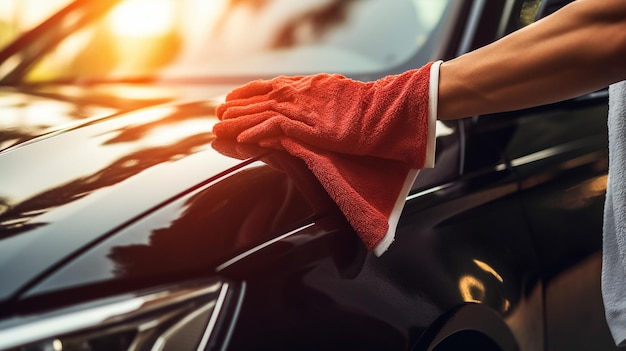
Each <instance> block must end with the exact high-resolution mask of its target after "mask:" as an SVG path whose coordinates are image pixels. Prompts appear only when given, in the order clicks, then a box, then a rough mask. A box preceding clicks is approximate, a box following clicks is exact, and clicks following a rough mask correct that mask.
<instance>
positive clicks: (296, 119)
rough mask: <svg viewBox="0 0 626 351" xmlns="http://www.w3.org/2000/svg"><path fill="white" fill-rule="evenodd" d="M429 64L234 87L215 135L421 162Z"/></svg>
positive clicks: (416, 165)
mask: <svg viewBox="0 0 626 351" xmlns="http://www.w3.org/2000/svg"><path fill="white" fill-rule="evenodd" d="M430 66H431V63H429V64H427V65H425V66H423V67H422V68H419V69H415V70H411V71H407V72H404V73H402V74H399V75H393V76H387V77H384V78H381V79H379V80H377V81H373V82H360V81H356V80H352V79H349V78H346V77H344V76H341V75H337V74H326V73H322V74H316V75H310V76H295V77H284V76H281V77H277V78H274V79H271V80H262V81H253V82H250V83H248V84H246V85H244V86H242V87H240V88H237V89H235V90H233V91H232V92H231V93H230V94H228V96H227V97H226V102H225V103H224V104H222V105H221V106H219V107H218V108H217V116H218V117H219V118H220V120H221V121H220V122H219V123H218V124H216V125H215V127H214V128H213V132H214V133H215V135H216V136H217V137H222V138H236V139H237V140H238V141H239V142H242V143H256V144H259V145H261V146H265V147H272V148H279V149H280V148H283V144H284V143H283V142H281V141H282V140H284V139H289V140H292V141H294V140H295V141H297V142H300V143H304V144H308V145H311V146H314V147H316V148H320V149H323V150H326V151H330V152H337V153H342V154H348V155H364V156H373V157H380V158H383V159H391V160H397V161H401V162H405V163H407V164H408V165H410V166H411V167H412V168H416V169H417V168H422V167H423V166H424V156H425V155H424V150H425V149H426V143H427V134H428V133H427V131H428V102H429V100H428V94H429V92H428V90H429V77H430V75H429V73H430Z"/></svg>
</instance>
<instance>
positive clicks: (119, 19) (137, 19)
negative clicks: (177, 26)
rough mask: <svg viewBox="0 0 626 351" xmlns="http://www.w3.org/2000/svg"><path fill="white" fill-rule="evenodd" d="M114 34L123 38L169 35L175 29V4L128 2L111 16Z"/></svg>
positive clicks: (144, 0) (160, 0)
mask: <svg viewBox="0 0 626 351" xmlns="http://www.w3.org/2000/svg"><path fill="white" fill-rule="evenodd" d="M109 25H110V28H111V31H112V32H113V34H115V35H117V36H122V37H150V36H159V35H164V34H167V33H168V32H169V31H171V30H172V29H173V28H174V4H173V3H172V2H171V1H170V0H126V1H124V2H122V3H120V4H119V5H117V6H116V7H115V8H114V9H113V11H112V12H111V13H110V14H109Z"/></svg>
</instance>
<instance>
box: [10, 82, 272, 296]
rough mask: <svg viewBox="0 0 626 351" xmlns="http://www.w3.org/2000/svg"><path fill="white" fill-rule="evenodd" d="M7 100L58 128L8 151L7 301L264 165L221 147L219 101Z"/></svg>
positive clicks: (31, 134) (32, 134) (26, 134)
mask: <svg viewBox="0 0 626 351" xmlns="http://www.w3.org/2000/svg"><path fill="white" fill-rule="evenodd" d="M2 96H3V99H4V100H3V101H4V102H5V104H4V105H3V106H2V107H1V108H2V109H3V110H7V109H8V110H11V109H13V112H12V113H14V114H17V115H19V114H22V115H24V116H26V117H25V118H27V119H37V118H42V119H45V120H46V121H48V122H49V123H48V124H52V125H47V126H45V128H43V127H41V128H39V129H38V127H37V126H36V123H33V124H32V125H31V126H28V127H24V128H22V129H20V130H19V132H18V133H14V134H15V135H17V134H19V135H20V140H26V139H28V140H27V141H25V142H21V143H19V144H17V145H14V146H12V147H9V148H7V149H5V150H3V151H2V152H0V169H2V172H1V174H0V281H2V284H0V301H2V300H6V299H8V298H10V297H11V296H14V295H15V294H16V293H18V292H19V291H20V290H23V289H24V287H25V286H27V285H28V284H29V282H32V281H33V280H35V279H41V278H42V277H43V276H44V275H47V274H50V273H51V272H52V271H53V270H54V269H55V267H58V266H59V265H61V264H63V262H65V261H67V260H69V258H68V257H71V256H72V255H73V254H75V253H76V252H79V251H80V250H81V249H84V248H85V247H86V246H88V245H92V244H93V243H94V242H96V241H98V240H99V238H101V237H103V236H105V235H111V233H113V232H115V231H117V230H118V229H119V228H120V227H123V226H124V225H126V224H127V223H129V222H132V221H134V220H135V219H136V218H138V217H140V216H143V215H145V213H147V212H150V211H154V210H155V209H157V208H159V207H160V206H163V204H165V203H167V202H168V201H171V199H174V198H176V197H177V196H179V195H180V194H184V193H185V192H188V191H189V189H192V188H194V187H195V186H197V185H198V184H202V183H205V184H206V183H207V182H209V181H211V179H216V178H217V177H221V178H224V177H227V176H228V174H230V173H235V172H236V171H237V170H238V169H241V168H242V167H246V165H249V164H250V163H252V162H254V160H255V159H256V158H258V157H257V156H258V155H255V154H254V153H252V154H248V156H250V157H230V156H226V155H225V154H223V153H220V152H218V151H216V150H215V149H214V148H213V147H212V142H213V141H214V135H213V134H212V133H211V129H212V126H213V125H214V124H215V123H216V121H217V119H216V117H215V116H214V110H215V106H216V104H217V103H218V102H219V101H220V100H219V99H204V100H187V101H186V102H175V101H171V102H168V103H163V104H157V105H153V106H149V107H142V108H139V109H134V110H131V111H124V112H121V111H122V110H123V109H120V108H115V107H112V106H102V105H98V106H93V107H89V109H86V108H85V106H84V105H77V104H75V105H73V104H72V103H71V102H68V101H71V99H69V98H67V99H52V98H41V97H37V98H35V97H32V96H28V95H26V94H23V93H17V92H15V93H14V94H13V95H12V94H10V93H9V92H7V91H4V92H3V95H2ZM11 99H13V100H11ZM64 100H65V101H64ZM11 101H14V106H7V105H10V104H8V103H7V102H11ZM29 101H31V102H32V103H29ZM17 102H19V104H18V103H17ZM81 109H82V110H81ZM77 110H78V112H77ZM76 113H81V114H83V118H82V119H77V118H75V117H74V115H75V114H76ZM0 115H2V116H6V115H7V114H6V113H5V112H2V113H1V114H0ZM15 118H18V117H15ZM58 122H62V123H58ZM55 123H56V124H55ZM68 123H69V124H68ZM44 124H45V123H44ZM37 135H39V136H37ZM4 143H5V145H6V144H8V143H9V141H8V139H7V138H6V137H5V140H4ZM11 143H12V144H15V142H14V141H12V142H11ZM259 163H261V162H259ZM222 200H223V199H222ZM222 200H220V201H222ZM216 235H217V234H216ZM265 239H266V238H265ZM237 250H238V249H237V248H232V253H233V255H234V254H235V253H236V251H237ZM222 254H224V253H222Z"/></svg>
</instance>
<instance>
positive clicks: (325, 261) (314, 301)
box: [0, 1, 612, 350]
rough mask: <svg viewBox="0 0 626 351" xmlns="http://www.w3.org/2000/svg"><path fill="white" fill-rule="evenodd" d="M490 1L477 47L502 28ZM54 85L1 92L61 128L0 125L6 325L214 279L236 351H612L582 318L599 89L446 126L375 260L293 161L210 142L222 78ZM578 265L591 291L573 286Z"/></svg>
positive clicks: (591, 234)
mask: <svg viewBox="0 0 626 351" xmlns="http://www.w3.org/2000/svg"><path fill="white" fill-rule="evenodd" d="M467 3H468V5H466V6H467V7H466V8H464V9H463V11H461V12H460V14H459V16H461V17H460V20H459V23H460V24H464V23H465V22H466V21H467V17H468V16H470V14H471V12H472V11H471V10H472V7H471V4H472V2H470V1H468V2H467ZM497 3H500V5H498V6H492V7H489V6H487V8H488V10H485V13H484V15H483V16H481V17H480V18H481V20H482V21H483V22H481V23H483V26H482V27H481V32H480V33H478V34H476V38H473V39H475V40H474V41H473V43H474V44H475V45H479V44H480V43H482V42H483V41H488V40H493V38H494V37H496V36H497V35H496V34H495V32H494V31H495V30H496V29H497V27H498V26H497V25H496V24H500V23H501V21H500V19H501V17H502V13H501V12H502V3H501V2H500V1H497V2H496V5H497ZM520 4H521V2H520V1H517V2H515V6H514V8H519V6H521V5H520ZM492 22H493V23H492ZM463 28H464V27H463ZM457 30H460V29H458V28H457ZM460 42H461V39H460V38H457V37H455V35H454V32H453V33H452V34H451V39H450V44H449V46H450V47H451V48H455V49H456V48H457V46H459V45H460V44H459V43H460ZM449 49H450V48H449ZM450 50H452V49H450ZM453 51H454V50H453ZM454 52H457V51H454ZM64 88H66V87H63V86H40V87H22V88H19V89H17V90H15V89H14V88H11V89H7V90H6V91H3V93H2V94H3V95H2V96H3V99H4V100H1V101H3V102H4V103H5V104H4V105H2V107H1V108H2V109H3V110H5V111H18V112H14V113H25V112H23V111H27V110H28V109H29V107H30V106H36V105H37V104H44V106H48V107H50V106H58V110H55V111H56V113H55V114H56V115H58V116H63V118H60V119H58V120H57V121H60V122H59V123H60V124H59V125H54V124H51V125H49V126H46V128H42V129H36V128H35V129H32V128H24V129H22V130H18V131H10V133H8V132H5V131H3V132H2V133H3V134H0V135H2V140H0V142H1V143H3V144H2V145H3V147H9V148H8V149H5V150H4V151H2V152H0V170H2V172H1V174H0V199H1V201H2V202H1V203H0V206H1V207H0V281H2V284H0V318H5V319H11V318H17V317H19V316H23V315H37V314H38V313H41V312H43V311H47V310H50V309H53V308H57V307H61V306H68V305H72V304H75V303H77V302H82V301H90V300H91V299H95V298H101V297H106V296H109V295H112V294H116V293H124V292H129V291H135V290H137V289H142V288H146V287H154V286H161V285H169V284H177V283H180V282H184V281H192V280H195V279H198V278H205V277H225V278H227V279H228V280H230V281H234V282H238V283H242V285H243V283H245V286H246V290H245V293H244V297H243V304H242V306H241V310H240V311H239V315H238V318H237V319H236V323H235V328H234V329H233V330H232V333H233V334H232V338H231V341H230V346H229V349H230V350H248V349H255V350H257V349H273V350H281V349H285V350H286V349H294V348H295V349H341V350H346V349H350V350H352V349H359V350H380V349H384V350H426V349H432V348H433V347H434V346H435V345H437V344H441V345H442V346H441V348H440V349H444V350H446V349H459V348H469V349H472V347H476V348H478V347H479V346H480V349H485V350H492V349H493V350H518V349H519V350H541V349H549V350H562V349H565V348H567V349H576V348H579V349H585V348H586V349H590V348H592V349H612V345H611V344H610V342H611V341H610V339H609V337H608V334H607V331H606V328H605V326H604V325H602V324H601V323H600V325H599V326H598V324H597V323H595V324H594V326H593V327H590V321H594V322H595V321H600V322H603V321H604V320H603V316H602V310H601V301H599V300H598V299H599V295H598V294H597V292H598V291H599V285H598V284H599V279H598V277H599V266H598V265H597V257H598V252H599V249H600V240H601V210H602V200H603V192H604V190H605V189H604V188H603V187H602V185H603V184H605V183H604V181H605V178H606V172H607V168H606V132H605V129H604V125H605V115H606V96H605V95H603V94H601V93H600V94H596V95H592V96H588V97H586V98H585V99H577V100H573V101H568V102H564V103H560V104H555V105H553V106H545V107H541V108H537V109H531V110H525V111H516V112H511V113H506V114H501V115H494V116H478V117H474V118H468V119H466V120H463V121H458V122H448V123H446V124H445V127H446V128H447V130H448V132H447V133H445V135H441V136H440V137H439V138H438V140H437V143H438V145H437V168H436V169H434V170H424V171H423V172H422V173H421V174H420V176H419V177H418V180H417V182H416V184H415V185H414V187H413V190H412V192H411V194H410V195H409V197H408V199H407V202H406V207H405V210H404V213H403V216H402V218H401V220H400V223H399V226H398V231H397V237H396V241H395V242H394V244H393V245H392V246H391V248H390V249H389V251H388V252H387V253H385V254H384V255H383V256H382V257H380V258H377V257H374V256H373V255H372V254H370V253H367V252H366V251H365V250H364V248H363V246H362V244H361V242H360V241H359V240H358V238H357V237H356V235H355V234H354V232H353V231H352V229H351V228H350V226H349V225H348V224H347V222H346V220H345V218H343V216H342V215H341V213H340V212H339V210H338V209H337V207H336V206H335V204H334V203H333V202H332V201H331V200H330V199H329V197H328V196H327V195H326V193H325V192H324V191H323V189H322V188H321V186H320V185H319V184H318V183H317V181H316V180H315V179H314V177H313V176H312V174H311V173H310V172H308V171H307V169H306V167H305V165H304V164H303V163H302V162H301V161H299V160H296V159H294V158H292V157H290V156H288V155H284V154H282V153H278V152H268V151H267V150H258V149H250V148H242V147H241V146H240V145H234V144H229V143H226V144H220V143H218V142H216V141H215V139H214V137H213V135H212V134H211V133H210V127H211V125H212V124H213V123H215V122H216V120H215V117H214V115H213V109H214V107H215V105H216V104H217V103H218V102H219V100H218V99H210V98H207V97H208V96H217V95H219V94H222V93H224V92H226V91H228V90H229V88H230V87H228V86H209V87H206V86H200V85H182V84H181V85H178V86H167V87H160V86H152V87H148V86H133V89H141V91H142V92H143V94H145V95H144V96H146V97H147V98H146V99H125V98H119V99H112V98H111V97H112V96H118V97H119V96H123V95H124V91H125V90H124V89H125V88H123V87H117V88H116V87H115V86H110V87H106V88H107V89H102V90H101V89H100V88H103V86H88V87H82V88H80V89H78V90H76V89H74V90H73V92H74V93H73V94H68V93H67V90H66V89H64ZM126 88H127V87H126ZM19 90H22V91H19ZM77 91H79V93H78V94H76V92H77ZM103 91H104V92H103ZM208 92H210V94H209V93H208ZM199 96H200V97H203V98H202V99H198V97H199ZM181 99H184V100H185V101H187V102H184V103H183V102H178V101H179V100H181ZM16 101H17V102H16ZM189 101H191V102H189ZM161 103H164V104H161ZM142 107H143V108H142ZM137 108H139V109H137ZM19 111H22V112H19ZM75 116H79V117H77V118H75ZM85 118H86V119H85ZM70 120H72V121H75V124H73V125H71V126H67V124H66V122H68V121H70ZM85 121H86V123H84V124H82V125H80V126H79V124H81V123H82V122H85ZM66 126H67V127H66ZM50 128H52V131H51V132H49V131H50V130H51V129H50ZM162 131H167V133H161V132H162ZM11 133H13V134H11ZM16 135H17V137H16ZM40 135H41V136H40ZM24 140H29V141H27V142H25V143H22V144H19V145H17V146H13V147H10V146H12V145H14V144H17V143H19V142H20V141H24ZM581 267H582V269H583V271H584V274H580V275H576V278H575V279H578V280H577V281H576V283H577V284H579V285H587V286H591V287H596V289H589V294H572V290H570V288H571V286H570V285H567V284H566V285H565V289H564V288H563V286H564V283H563V281H564V279H565V280H566V279H568V277H570V275H571V273H572V272H580V270H581ZM567 281H569V280H567ZM583 305H585V306H591V307H588V308H581V306H583ZM564 306H565V307H564ZM231 309H232V307H231V308H230V309H229V311H230V310H231ZM1 325H2V322H0V326H1ZM443 345H448V346H447V347H448V348H444V346H443ZM477 345H479V346H477ZM589 346H591V347H589ZM440 349H439V350H440Z"/></svg>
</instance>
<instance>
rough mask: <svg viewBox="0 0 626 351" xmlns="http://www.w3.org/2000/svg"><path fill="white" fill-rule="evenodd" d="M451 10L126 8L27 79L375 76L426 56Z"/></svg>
mask: <svg viewBox="0 0 626 351" xmlns="http://www.w3.org/2000/svg"><path fill="white" fill-rule="evenodd" d="M448 5H449V0H298V1H294V0H211V1H206V0H124V1H120V2H119V4H118V5H116V6H115V7H113V8H112V9H111V10H110V11H108V12H107V13H106V15H104V16H102V17H101V18H100V19H99V20H98V21H95V22H94V23H92V24H90V25H89V26H87V27H84V28H82V29H81V30H79V31H76V32H75V33H73V34H72V35H70V36H69V37H68V38H67V39H65V40H63V42H62V43H61V44H60V45H58V46H57V47H56V49H55V50H54V51H52V52H50V53H49V54H48V55H46V56H45V58H44V59H41V60H38V64H37V65H36V66H35V68H34V69H32V70H31V71H30V73H29V74H28V75H27V79H28V80H29V81H38V82H40V81H50V80H57V79H72V78H77V77H80V78H94V79H98V78H101V79H117V78H129V77H165V78H168V77H176V78H181V77H192V78H198V77H205V76H220V77H224V76H269V75H276V74H300V73H303V74H304V73H314V72H321V71H324V72H338V73H344V74H361V73H370V72H380V71H384V70H388V69H391V68H393V67H396V66H398V65H401V64H404V63H406V62H407V61H408V60H410V59H411V58H413V57H415V55H416V54H417V53H419V52H420V50H422V49H423V48H424V47H426V46H425V43H426V42H427V40H428V39H429V38H430V37H431V36H432V35H433V33H435V31H434V29H435V27H436V26H437V25H438V24H439V22H440V21H441V20H442V18H443V17H444V14H445V12H446V9H447V8H448ZM147 13H149V14H150V16H146V14H147Z"/></svg>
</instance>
